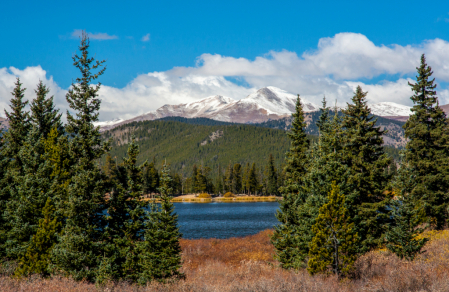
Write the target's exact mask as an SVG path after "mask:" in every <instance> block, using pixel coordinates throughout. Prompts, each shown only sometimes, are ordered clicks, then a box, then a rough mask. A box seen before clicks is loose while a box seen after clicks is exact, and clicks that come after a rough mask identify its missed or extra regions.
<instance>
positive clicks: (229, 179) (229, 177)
mask: <svg viewBox="0 0 449 292" xmlns="http://www.w3.org/2000/svg"><path fill="white" fill-rule="evenodd" d="M233 181H234V171H233V168H232V165H231V162H229V165H228V167H227V168H226V170H225V191H226V192H232V186H233Z"/></svg>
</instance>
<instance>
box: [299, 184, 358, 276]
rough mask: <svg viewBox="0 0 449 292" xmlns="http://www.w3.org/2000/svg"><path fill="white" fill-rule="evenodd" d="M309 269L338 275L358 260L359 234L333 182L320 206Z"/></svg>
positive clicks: (342, 197) (343, 197)
mask: <svg viewBox="0 0 449 292" xmlns="http://www.w3.org/2000/svg"><path fill="white" fill-rule="evenodd" d="M313 232H314V233H315V237H314V238H313V240H312V241H311V243H310V250H309V262H308V268H307V270H308V271H309V273H311V274H315V273H326V272H330V271H331V272H332V273H334V274H335V275H337V277H338V278H339V277H340V276H341V275H345V274H347V273H349V272H351V271H352V269H353V266H354V262H355V260H356V259H357V244H358V235H357V233H356V232H355V231H354V223H350V218H349V212H348V210H347V209H346V207H345V196H344V195H343V194H342V193H340V188H339V187H338V186H337V184H336V182H332V186H331V191H330V193H329V195H328V202H327V203H326V204H324V205H323V206H322V207H321V208H320V212H319V215H318V218H317V219H316V223H315V225H314V226H313Z"/></svg>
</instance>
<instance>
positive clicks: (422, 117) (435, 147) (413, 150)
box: [402, 55, 449, 229]
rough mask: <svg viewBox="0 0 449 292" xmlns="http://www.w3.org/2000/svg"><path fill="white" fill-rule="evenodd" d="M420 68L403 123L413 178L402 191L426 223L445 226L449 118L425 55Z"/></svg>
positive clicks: (406, 159) (406, 160)
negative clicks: (437, 91)
mask: <svg viewBox="0 0 449 292" xmlns="http://www.w3.org/2000/svg"><path fill="white" fill-rule="evenodd" d="M417 70H418V76H416V80H417V82H416V83H415V84H411V83H409V85H410V86H411V88H412V90H413V92H414V94H413V96H412V97H411V100H412V101H413V103H414V106H413V108H412V113H413V114H412V115H411V116H410V118H409V119H408V121H407V123H406V124H405V126H404V128H405V136H406V137H407V138H408V139H409V141H408V143H407V146H406V150H405V152H404V154H405V157H404V165H405V166H406V167H407V168H408V169H409V174H410V175H412V176H413V177H414V181H413V183H412V184H408V186H407V188H406V189H403V190H402V193H409V194H410V196H411V198H412V200H414V201H415V205H416V206H418V207H419V208H421V209H422V211H423V212H422V213H423V217H422V218H421V219H422V221H423V222H428V223H430V224H432V225H433V226H434V227H435V228H437V229H442V228H443V227H444V226H445V225H446V223H447V219H448V207H449V192H448V190H449V147H448V143H449V136H448V135H449V131H448V121H447V118H446V114H445V113H444V112H443V110H442V109H441V108H440V107H439V106H438V98H437V96H436V94H437V93H436V91H435V88H436V84H434V81H435V79H430V78H431V76H432V73H433V72H432V69H431V67H430V66H427V64H426V59H425V57H424V55H422V57H421V65H420V66H419V67H417Z"/></svg>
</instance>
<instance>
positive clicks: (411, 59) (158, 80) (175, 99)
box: [0, 33, 449, 120]
mask: <svg viewBox="0 0 449 292" xmlns="http://www.w3.org/2000/svg"><path fill="white" fill-rule="evenodd" d="M148 38H149V35H148ZM142 40H144V38H142ZM447 52H449V43H448V42H447V41H445V40H442V39H434V40H426V41H424V42H422V43H421V44H414V45H413V44H411V45H406V46H400V45H375V44H374V43H373V42H371V41H370V40H369V39H368V38H367V37H366V36H364V35H362V34H356V33H340V34H337V35H335V36H334V37H330V38H322V39H320V41H319V43H318V46H317V48H316V49H315V50H313V51H307V52H303V53H302V54H300V55H298V53H296V52H290V51H285V50H284V51H278V52H276V51H270V52H268V53H267V54H266V55H263V56H258V57H256V58H255V59H253V60H250V59H246V58H236V57H230V56H222V55H218V54H202V55H201V56H199V57H198V59H197V62H196V65H195V66H193V67H174V68H172V69H171V70H168V71H164V72H152V73H147V74H142V75H139V76H137V77H136V78H135V79H133V80H132V81H131V82H129V83H128V84H127V85H126V86H125V87H123V88H115V87H111V86H102V87H101V90H100V92H99V94H100V98H101V99H102V107H101V112H100V119H101V120H110V119H113V118H117V117H120V118H124V119H125V118H131V117H133V116H136V115H139V114H143V113H146V112H149V111H152V110H155V109H157V108H159V107H161V106H162V105H164V104H179V103H187V102H192V101H195V100H198V99H202V98H205V97H208V96H212V95H223V96H228V97H231V98H234V99H237V100H238V99H241V98H244V97H246V96H247V95H248V94H250V93H252V92H254V91H255V90H257V89H259V88H261V87H265V86H276V87H279V88H282V89H284V90H287V91H289V92H291V93H294V94H296V93H299V94H301V96H302V97H303V98H305V99H306V100H308V101H310V102H313V103H315V104H320V101H321V100H322V98H323V95H326V98H327V99H328V101H329V102H330V103H331V104H334V101H335V100H337V102H338V104H337V105H339V106H343V105H344V104H345V103H346V102H348V101H350V99H351V97H352V96H353V92H354V90H355V87H356V86H357V85H361V86H362V88H363V90H364V91H368V100H369V102H370V103H377V102H383V101H392V102H396V103H400V104H405V105H409V106H411V105H412V102H411V101H410V96H411V94H412V92H411V90H410V86H409V85H408V82H414V79H415V75H416V67H417V66H418V65H419V61H420V56H421V54H422V53H425V54H426V58H427V63H428V64H429V65H431V67H432V69H433V71H434V77H436V78H437V82H440V83H441V82H449V53H447ZM17 76H18V77H20V78H21V80H22V81H23V82H24V83H25V86H26V87H28V88H29V90H28V91H27V95H26V96H27V97H28V98H31V97H32V95H33V93H34V92H33V90H31V89H33V88H35V85H36V84H37V82H38V81H39V79H41V80H43V81H44V82H46V84H48V85H49V86H50V88H51V90H52V93H51V94H54V95H55V99H56V103H57V105H58V106H59V107H60V108H62V109H66V107H67V106H66V102H65V98H64V94H65V92H66V90H65V89H61V88H60V87H59V86H58V85H57V84H56V83H55V82H54V81H53V78H52V77H47V76H46V72H45V70H43V69H42V68H41V67H39V66H37V67H27V68H26V69H24V70H19V69H16V68H14V67H10V68H0V107H3V108H4V107H6V105H7V102H8V100H9V99H10V96H11V95H10V94H9V92H11V91H12V89H13V87H14V81H15V77H17ZM380 76H385V77H387V78H386V79H388V80H381V81H378V80H379V79H382V78H380ZM228 77H233V78H228ZM235 77H237V79H239V80H241V81H242V82H241V83H238V84H237V83H234V82H232V81H230V80H233V79H235ZM373 78H376V79H373ZM241 84H245V86H243V85H241ZM438 90H439V91H438V95H439V98H440V104H448V103H449V89H448V88H441V87H439V88H438Z"/></svg>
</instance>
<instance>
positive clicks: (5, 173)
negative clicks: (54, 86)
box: [0, 78, 30, 257]
mask: <svg viewBox="0 0 449 292" xmlns="http://www.w3.org/2000/svg"><path fill="white" fill-rule="evenodd" d="M25 90H26V88H22V83H21V82H20V79H19V78H17V80H16V83H15V87H14V90H13V92H11V94H12V95H13V98H12V99H11V100H10V107H11V111H10V112H7V111H6V110H5V115H6V117H7V119H8V121H9V128H8V131H6V132H2V140H3V141H2V148H1V157H2V160H1V163H2V165H1V166H2V177H1V180H0V183H1V185H0V210H3V212H1V214H0V224H1V226H0V257H4V256H5V255H6V254H7V251H6V249H7V247H6V246H5V244H6V241H7V233H8V232H9V231H10V230H11V226H10V224H9V221H10V218H8V217H9V216H10V215H11V214H9V215H8V213H6V214H5V212H4V211H5V210H6V209H7V208H8V207H7V206H8V203H9V202H10V200H11V188H14V186H15V183H14V178H15V177H16V176H18V175H21V174H22V161H21V159H20V158H21V157H20V155H19V151H20V149H21V147H22V145H23V142H24V140H25V138H26V136H27V135H28V132H29V128H30V123H29V113H28V112H27V111H25V107H26V105H27V104H28V101H24V100H23V99H24V96H25Z"/></svg>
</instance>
